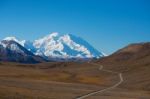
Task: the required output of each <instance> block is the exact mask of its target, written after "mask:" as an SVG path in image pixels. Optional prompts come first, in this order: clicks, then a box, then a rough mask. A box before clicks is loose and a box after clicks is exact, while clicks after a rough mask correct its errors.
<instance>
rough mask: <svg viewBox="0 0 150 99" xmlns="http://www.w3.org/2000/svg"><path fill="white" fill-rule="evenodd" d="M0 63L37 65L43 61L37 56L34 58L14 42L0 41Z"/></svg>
mask: <svg viewBox="0 0 150 99" xmlns="http://www.w3.org/2000/svg"><path fill="white" fill-rule="evenodd" d="M0 61H8V62H21V63H38V62H42V61H45V60H44V59H43V58H41V57H39V56H35V55H34V54H33V53H32V52H30V51H28V50H27V49H26V48H24V47H23V46H21V45H20V44H18V43H17V42H16V41H13V40H9V41H8V40H2V41H1V42H0Z"/></svg>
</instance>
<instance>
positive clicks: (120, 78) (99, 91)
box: [76, 63, 124, 99]
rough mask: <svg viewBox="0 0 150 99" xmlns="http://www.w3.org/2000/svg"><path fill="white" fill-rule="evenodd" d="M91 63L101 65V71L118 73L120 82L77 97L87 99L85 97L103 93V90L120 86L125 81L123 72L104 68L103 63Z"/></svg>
mask: <svg viewBox="0 0 150 99" xmlns="http://www.w3.org/2000/svg"><path fill="white" fill-rule="evenodd" d="M89 64H92V65H96V66H99V70H100V71H105V72H109V73H114V74H117V75H118V77H119V82H117V83H116V84H114V85H113V86H110V87H107V88H105V89H102V90H98V91H94V92H91V93H88V94H85V95H82V96H79V97H77V98H76V99H85V98H88V97H90V96H93V95H95V94H98V93H102V92H105V91H108V90H111V89H114V88H116V87H118V86H119V85H120V84H121V83H122V82H123V81H124V80H123V76H122V73H119V72H114V71H111V70H106V69H103V66H102V65H99V64H95V63H89Z"/></svg>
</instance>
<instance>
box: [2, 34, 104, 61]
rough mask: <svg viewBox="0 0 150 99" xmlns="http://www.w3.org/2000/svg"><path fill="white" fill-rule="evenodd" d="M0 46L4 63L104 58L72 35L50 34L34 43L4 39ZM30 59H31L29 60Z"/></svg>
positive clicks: (12, 38) (14, 38) (9, 38)
mask: <svg viewBox="0 0 150 99" xmlns="http://www.w3.org/2000/svg"><path fill="white" fill-rule="evenodd" d="M0 46H1V47H0V52H1V53H3V52H5V53H3V54H1V56H0V59H1V60H5V61H18V62H28V60H30V61H33V62H36V61H37V62H41V61H45V60H48V61H68V60H69V61H70V60H71V61H72V60H88V59H93V58H101V57H103V56H105V54H103V53H102V52H99V51H98V50H96V49H95V48H94V47H93V46H91V45H90V44H89V43H88V42H87V41H85V40H83V39H82V38H80V37H77V36H74V35H72V34H65V35H60V34H59V33H51V34H49V35H47V36H45V37H43V38H40V39H37V40H34V41H28V40H20V39H17V38H16V37H6V38H4V39H3V40H1V41H0ZM10 53H11V54H10ZM12 55H13V56H12ZM3 56H5V57H3ZM31 57H32V59H30V58H31ZM21 58H25V59H21ZM39 58H40V59H39ZM30 61H29V62H30Z"/></svg>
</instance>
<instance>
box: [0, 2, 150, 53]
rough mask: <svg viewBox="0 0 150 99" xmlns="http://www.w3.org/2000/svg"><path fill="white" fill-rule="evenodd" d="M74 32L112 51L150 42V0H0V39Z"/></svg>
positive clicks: (96, 46) (91, 42) (101, 47)
mask: <svg viewBox="0 0 150 99" xmlns="http://www.w3.org/2000/svg"><path fill="white" fill-rule="evenodd" d="M51 32H59V33H61V34H65V33H71V34H74V35H76V36H80V37H82V38H84V39H85V40H87V41H88V42H89V43H90V44H92V45H93V46H94V47H95V48H97V49H98V50H101V51H103V52H105V53H106V54H111V53H113V52H114V51H116V50H117V49H119V48H121V47H123V46H125V45H128V44H130V43H135V42H148V41H150V1H149V0H0V39H2V38H4V37H6V36H16V37H18V38H20V39H27V40H34V39H37V38H40V37H42V36H45V35H47V34H49V33H51Z"/></svg>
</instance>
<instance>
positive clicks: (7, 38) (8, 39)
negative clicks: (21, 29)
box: [3, 36, 18, 41]
mask: <svg viewBox="0 0 150 99" xmlns="http://www.w3.org/2000/svg"><path fill="white" fill-rule="evenodd" d="M3 40H7V41H11V40H12V41H18V39H17V38H16V37H14V36H11V37H6V38H4V39H3Z"/></svg>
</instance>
